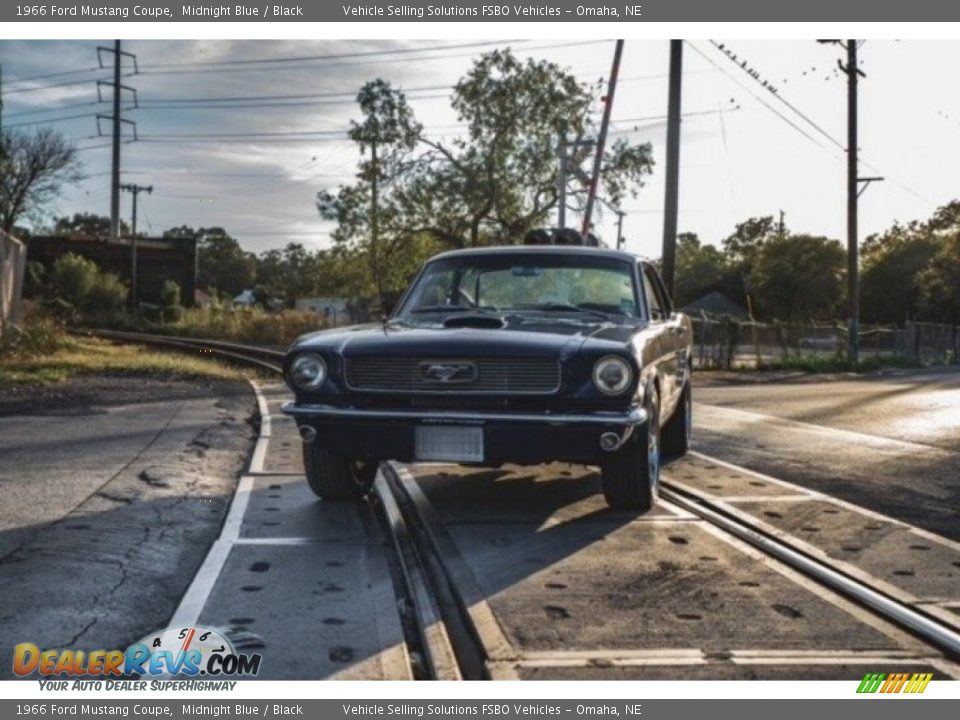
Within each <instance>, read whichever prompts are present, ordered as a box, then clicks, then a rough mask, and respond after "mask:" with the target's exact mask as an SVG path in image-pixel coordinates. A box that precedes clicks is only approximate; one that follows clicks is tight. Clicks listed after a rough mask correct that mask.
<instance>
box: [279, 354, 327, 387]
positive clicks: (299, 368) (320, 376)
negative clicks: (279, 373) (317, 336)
mask: <svg viewBox="0 0 960 720" xmlns="http://www.w3.org/2000/svg"><path fill="white" fill-rule="evenodd" d="M308 363H311V364H312V366H313V367H314V369H315V370H314V372H313V373H304V372H303V370H304V366H305V365H307V364H308ZM287 374H288V377H289V378H290V384H291V385H293V387H294V388H296V389H297V390H304V391H311V390H317V389H319V388H320V386H321V385H323V383H324V382H326V380H327V362H326V360H324V359H323V357H322V356H320V355H318V354H317V353H303V354H301V355H298V356H297V357H295V358H294V359H293V362H291V363H290V369H289V371H288V373H287Z"/></svg>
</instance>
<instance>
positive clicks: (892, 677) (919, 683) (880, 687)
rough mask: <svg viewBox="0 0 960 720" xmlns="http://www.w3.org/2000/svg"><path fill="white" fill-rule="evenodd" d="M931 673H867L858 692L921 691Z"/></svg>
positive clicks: (924, 687) (928, 680) (931, 675)
mask: <svg viewBox="0 0 960 720" xmlns="http://www.w3.org/2000/svg"><path fill="white" fill-rule="evenodd" d="M932 677H933V673H890V674H887V673H867V674H866V675H864V676H863V680H861V681H860V687H858V688H857V692H858V693H885V694H892V693H922V692H923V691H924V690H926V689H927V684H928V683H929V682H930V679H931V678H932Z"/></svg>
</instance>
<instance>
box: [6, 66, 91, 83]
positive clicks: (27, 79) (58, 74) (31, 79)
mask: <svg viewBox="0 0 960 720" xmlns="http://www.w3.org/2000/svg"><path fill="white" fill-rule="evenodd" d="M102 69H103V68H101V67H98V66H97V65H94V66H93V67H88V68H82V69H81V70H61V71H59V72H52V73H46V74H44V75H31V76H30V77H23V78H14V79H12V80H8V81H7V82H10V83H26V82H34V81H36V80H47V79H49V78H55V77H63V76H66V75H79V74H80V73H86V72H95V71H97V70H102Z"/></svg>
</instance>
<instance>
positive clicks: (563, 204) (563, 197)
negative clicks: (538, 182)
mask: <svg viewBox="0 0 960 720" xmlns="http://www.w3.org/2000/svg"><path fill="white" fill-rule="evenodd" d="M559 159H560V168H559V170H558V172H557V227H559V228H560V229H561V230H562V229H563V228H565V227H566V226H567V131H566V130H563V131H562V132H561V133H560V158H559Z"/></svg>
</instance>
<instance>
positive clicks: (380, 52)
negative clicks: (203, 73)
mask: <svg viewBox="0 0 960 720" xmlns="http://www.w3.org/2000/svg"><path fill="white" fill-rule="evenodd" d="M508 42H528V41H526V40H513V41H505V40H488V41H480V42H469V43H457V44H453V45H434V46H430V47H412V48H394V49H390V50H366V51H363V52H351V53H330V54H326V55H299V56H296V55H295V56H292V57H276V58H260V59H249V60H198V61H188V62H183V63H160V64H157V65H150V67H153V68H179V67H199V66H203V67H207V66H231V65H254V64H262V63H284V62H307V61H313V60H342V59H347V58H359V57H370V56H373V55H400V54H407V53H416V52H431V51H435V50H460V49H463V48H470V47H483V46H489V45H503V44H505V43H508Z"/></svg>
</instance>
